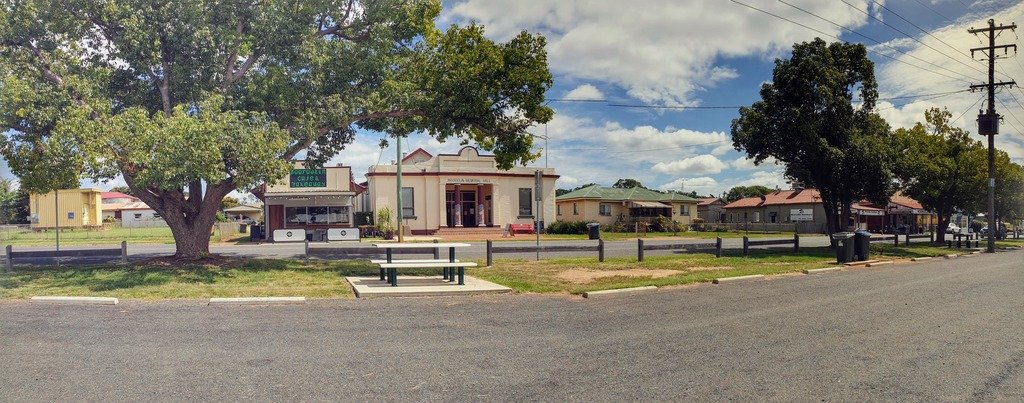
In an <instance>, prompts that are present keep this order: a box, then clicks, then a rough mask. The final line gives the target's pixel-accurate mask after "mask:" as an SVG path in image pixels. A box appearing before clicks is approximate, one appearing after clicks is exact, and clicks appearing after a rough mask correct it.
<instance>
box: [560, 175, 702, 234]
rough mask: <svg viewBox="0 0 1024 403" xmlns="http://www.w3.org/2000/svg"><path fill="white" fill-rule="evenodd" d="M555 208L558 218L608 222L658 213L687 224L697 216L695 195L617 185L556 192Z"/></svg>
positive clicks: (634, 219) (656, 214)
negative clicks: (561, 193)
mask: <svg viewBox="0 0 1024 403" xmlns="http://www.w3.org/2000/svg"><path fill="white" fill-rule="evenodd" d="M556 210H557V211H556V216H557V218H558V220H559V221H587V222H596V223H600V224H602V225H611V224H614V223H616V222H625V223H630V222H635V221H637V220H652V219H656V218H657V217H659V216H661V217H665V218H670V219H672V221H677V222H679V223H682V224H684V225H689V224H690V223H692V222H693V220H694V219H695V218H697V199H694V198H692V197H689V196H686V195H682V194H678V193H658V192H655V191H653V190H650V189H644V188H630V189H618V188H607V187H602V186H598V185H593V186H588V187H585V188H583V189H577V190H575V191H572V192H569V193H566V194H564V195H561V196H558V202H557V208H556Z"/></svg>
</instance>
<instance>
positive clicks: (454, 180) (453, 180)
mask: <svg viewBox="0 0 1024 403" xmlns="http://www.w3.org/2000/svg"><path fill="white" fill-rule="evenodd" d="M447 183H491V180H490V179H477V178H448V179H447Z"/></svg>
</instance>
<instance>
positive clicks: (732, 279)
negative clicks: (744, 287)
mask: <svg viewBox="0 0 1024 403" xmlns="http://www.w3.org/2000/svg"><path fill="white" fill-rule="evenodd" d="M762 278H764V274H751V275H747V276H736V277H719V278H716V279H714V280H713V281H711V282H712V283H713V284H722V283H733V282H737V281H747V280H757V279H762Z"/></svg>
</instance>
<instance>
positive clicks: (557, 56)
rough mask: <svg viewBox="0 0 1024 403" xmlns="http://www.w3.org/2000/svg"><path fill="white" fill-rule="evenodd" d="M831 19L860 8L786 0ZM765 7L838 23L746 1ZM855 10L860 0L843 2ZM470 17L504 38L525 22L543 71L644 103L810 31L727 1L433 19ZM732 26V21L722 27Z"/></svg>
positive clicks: (854, 22)
mask: <svg viewBox="0 0 1024 403" xmlns="http://www.w3.org/2000/svg"><path fill="white" fill-rule="evenodd" d="M792 1H793V2H794V3H795V4H796V5H798V6H800V7H802V8H804V9H806V10H808V11H810V12H813V13H815V14H818V15H821V16H822V17H824V18H827V19H829V20H832V21H835V22H836V23H838V24H840V25H843V26H846V27H849V28H856V27H859V26H862V25H864V24H865V23H866V22H867V16H866V15H864V14H863V13H861V12H859V11H857V10H854V9H853V8H851V7H849V6H847V5H846V4H843V3H842V2H832V1H817V0H792ZM755 3H757V5H756V6H757V7H759V8H762V9H765V10H767V11H770V12H772V13H775V14H778V15H781V16H786V17H790V18H793V19H798V20H801V21H805V22H806V23H807V24H809V25H811V26H813V27H814V28H816V29H820V30H821V31H823V32H826V33H829V34H834V35H838V34H840V30H839V28H836V27H835V26H832V25H830V24H826V23H819V22H814V21H810V22H808V21H807V18H806V16H805V15H803V14H802V13H801V12H800V11H797V10H795V9H793V8H790V7H788V6H786V5H784V4H780V3H775V2H755ZM853 3H854V4H855V5H857V6H858V7H861V8H862V9H866V8H867V4H868V2H867V1H866V0H857V1H854V2H853ZM466 21H478V22H480V23H482V24H483V25H484V26H486V27H487V32H488V35H489V36H491V37H494V38H496V39H499V40H505V39H508V38H510V37H512V36H513V35H516V34H518V33H519V32H520V31H521V30H523V29H527V30H530V31H531V32H538V33H541V34H543V35H544V36H545V37H546V38H547V40H548V46H547V50H548V55H549V60H550V63H551V67H552V70H553V71H554V72H555V73H557V74H564V75H567V76H570V77H573V78H577V79H582V80H595V81H602V82H607V83H610V84H615V85H617V86H619V87H622V88H623V89H625V90H626V91H627V93H628V94H629V95H630V96H632V97H635V98H637V99H639V100H641V101H644V102H663V103H666V104H673V105H693V104H696V103H698V100H697V98H698V96H699V93H700V92H701V91H704V90H707V89H708V88H712V87H714V86H715V85H716V84H717V83H720V82H722V81H724V80H729V79H732V78H734V77H737V76H738V73H737V71H736V69H735V68H733V67H731V66H727V65H716V62H720V60H721V58H723V57H738V56H751V55H754V56H758V57H763V58H767V59H770V58H772V57H773V56H774V55H775V54H777V53H779V52H780V51H782V50H784V49H789V48H790V46H792V44H793V43H794V42H800V41H806V40H810V39H813V38H814V37H815V36H820V34H818V33H815V32H813V31H810V30H808V29H806V28H803V27H800V26H798V25H794V24H787V23H780V22H779V21H778V20H777V19H775V18H774V17H771V16H769V15H765V14H763V13H760V12H757V11H754V10H751V9H749V8H746V7H743V6H741V5H739V4H736V3H732V2H727V1H706V0H688V1H681V0H645V1H644V2H642V3H640V4H635V5H634V4H630V5H627V6H624V5H623V4H622V3H619V2H613V1H587V0H533V1H523V0H465V1H458V2H457V3H455V4H454V5H453V6H452V7H451V8H449V9H446V10H445V11H444V14H443V15H442V17H441V19H440V21H439V23H438V25H439V26H446V25H448V24H450V23H464V22H466ZM723 27H742V29H723Z"/></svg>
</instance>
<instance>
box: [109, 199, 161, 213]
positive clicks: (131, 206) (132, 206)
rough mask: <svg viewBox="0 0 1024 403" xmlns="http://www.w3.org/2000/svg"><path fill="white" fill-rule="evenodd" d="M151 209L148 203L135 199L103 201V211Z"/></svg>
mask: <svg viewBox="0 0 1024 403" xmlns="http://www.w3.org/2000/svg"><path fill="white" fill-rule="evenodd" d="M124 210H152V208H151V207H149V205H148V204H146V203H143V202H140V201H137V202H131V203H105V204H104V205H103V211H124Z"/></svg>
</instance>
